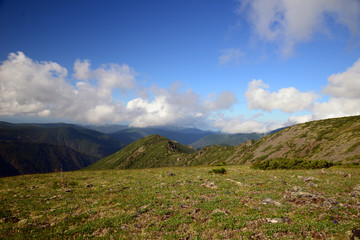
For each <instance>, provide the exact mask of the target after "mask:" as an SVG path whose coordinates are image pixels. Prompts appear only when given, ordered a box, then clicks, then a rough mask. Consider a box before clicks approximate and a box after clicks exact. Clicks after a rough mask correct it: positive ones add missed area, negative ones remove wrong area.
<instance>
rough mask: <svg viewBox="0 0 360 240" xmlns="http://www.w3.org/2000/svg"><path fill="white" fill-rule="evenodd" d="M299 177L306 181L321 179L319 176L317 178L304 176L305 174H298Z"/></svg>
mask: <svg viewBox="0 0 360 240" xmlns="http://www.w3.org/2000/svg"><path fill="white" fill-rule="evenodd" d="M298 178H300V179H302V180H304V182H310V181H315V180H319V179H318V178H315V177H303V176H298Z"/></svg>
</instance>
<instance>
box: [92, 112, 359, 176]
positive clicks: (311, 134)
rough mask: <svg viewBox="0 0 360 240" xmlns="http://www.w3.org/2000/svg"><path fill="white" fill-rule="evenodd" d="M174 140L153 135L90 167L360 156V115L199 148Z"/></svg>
mask: <svg viewBox="0 0 360 240" xmlns="http://www.w3.org/2000/svg"><path fill="white" fill-rule="evenodd" d="M211 136H212V135H209V136H207V137H205V139H206V138H209V137H211ZM249 136H251V135H249ZM230 138H231V137H230ZM170 143H171V144H174V142H173V141H171V140H169V139H166V138H164V137H160V136H158V135H150V136H148V137H146V138H143V139H141V140H138V141H136V142H134V143H132V144H130V145H129V146H127V147H125V148H124V149H122V150H120V151H119V152H117V153H115V154H112V155H110V156H108V157H106V158H104V159H101V160H100V161H98V162H96V163H94V164H92V165H90V166H89V167H88V169H128V168H151V167H165V166H197V165H222V164H252V163H255V162H259V161H263V160H266V159H278V158H282V159H288V160H291V159H306V160H327V161H330V162H343V163H349V162H359V161H360V116H353V117H344V118H334V119H326V120H319V121H313V122H307V123H303V124H298V125H295V126H291V127H288V128H284V129H282V130H280V131H274V132H273V133H272V134H270V135H267V136H264V137H263V138H261V139H260V140H258V141H255V140H253V139H250V140H247V141H246V142H243V143H242V144H240V145H237V146H216V145H212V146H206V147H203V148H201V149H200V150H199V151H190V150H186V151H180V149H188V148H187V147H186V146H184V145H182V144H180V143H176V148H175V149H173V150H174V151H169V150H168V151H165V150H166V149H169V144H170Z"/></svg>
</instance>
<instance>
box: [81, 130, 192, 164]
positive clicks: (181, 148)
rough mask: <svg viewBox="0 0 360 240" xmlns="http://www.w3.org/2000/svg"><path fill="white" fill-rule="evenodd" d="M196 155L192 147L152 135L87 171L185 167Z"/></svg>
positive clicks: (102, 160)
mask: <svg viewBox="0 0 360 240" xmlns="http://www.w3.org/2000/svg"><path fill="white" fill-rule="evenodd" d="M193 153H196V150H195V149H194V148H192V147H189V146H185V145H182V144H180V143H178V142H175V141H171V140H169V139H167V138H165V137H162V136H159V135H150V136H148V137H146V138H142V139H140V140H138V141H136V142H133V143H131V144H129V145H128V146H126V147H125V148H123V149H121V150H120V151H119V152H116V153H114V154H112V155H110V156H108V157H105V158H103V159H101V160H100V161H98V162H96V163H94V164H92V165H90V166H89V167H87V168H86V169H89V170H90V169H91V170H101V169H134V168H156V167H165V166H183V165H185V164H186V162H187V157H189V156H190V155H191V154H193Z"/></svg>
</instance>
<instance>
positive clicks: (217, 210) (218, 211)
mask: <svg viewBox="0 0 360 240" xmlns="http://www.w3.org/2000/svg"><path fill="white" fill-rule="evenodd" d="M215 213H222V214H225V215H228V213H227V212H226V211H224V210H221V209H215V210H214V211H212V212H211V215H213V214H215Z"/></svg>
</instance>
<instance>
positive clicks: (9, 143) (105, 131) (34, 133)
mask: <svg viewBox="0 0 360 240" xmlns="http://www.w3.org/2000/svg"><path fill="white" fill-rule="evenodd" d="M152 134H157V135H161V136H164V137H166V138H169V139H172V140H174V141H177V142H179V143H182V144H185V145H192V144H194V146H196V148H201V147H203V146H206V145H237V144H240V143H242V142H243V141H245V140H247V139H249V138H254V139H259V137H260V135H257V134H249V136H248V137H246V136H247V135H248V134H240V135H225V134H219V133H216V132H212V131H203V130H200V129H196V128H179V127H162V128H128V127H127V126H123V125H106V126H92V125H88V126H85V125H75V124H66V123H47V124H43V123H41V124H40V123H23V124H14V123H8V122H0V147H1V150H2V151H1V153H0V163H1V167H2V169H3V171H0V176H8V175H14V174H15V175H16V174H28V173H43V172H52V171H54V170H60V168H62V170H64V171H67V170H77V169H80V168H83V167H86V166H88V165H89V164H91V163H94V162H96V161H97V160H100V159H102V158H104V157H106V156H109V155H111V154H113V153H115V152H117V151H119V150H120V149H122V148H123V147H125V146H127V145H129V144H130V143H132V142H134V141H137V140H139V139H142V138H144V137H147V136H150V135H152ZM210 136H213V137H211V138H208V137H210ZM202 139H204V140H202ZM55 153H56V154H55ZM25 166H27V167H25ZM7 169H9V170H7ZM11 169H12V170H11ZM14 169H15V170H14Z"/></svg>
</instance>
